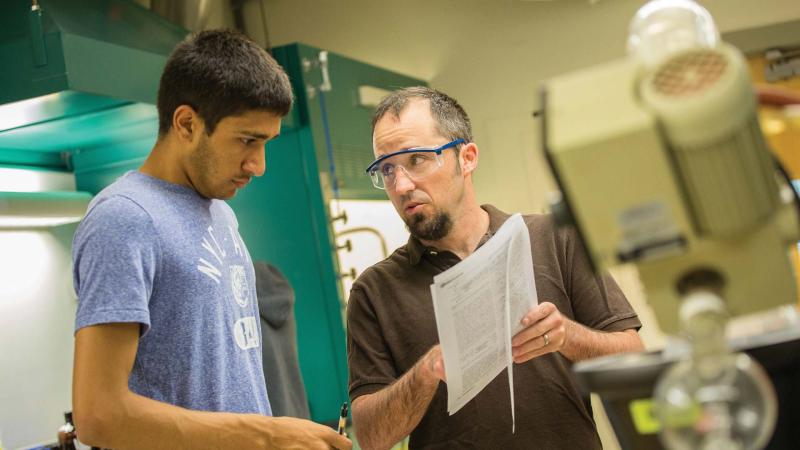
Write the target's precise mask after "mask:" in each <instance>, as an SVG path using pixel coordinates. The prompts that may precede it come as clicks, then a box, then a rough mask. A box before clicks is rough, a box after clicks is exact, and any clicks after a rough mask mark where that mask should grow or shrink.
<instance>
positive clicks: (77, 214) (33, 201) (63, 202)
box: [0, 191, 92, 230]
mask: <svg viewBox="0 0 800 450" xmlns="http://www.w3.org/2000/svg"><path fill="white" fill-rule="evenodd" d="M91 200H92V195H91V194H89V193H88V192H74V191H72V192H69V191H49V192H0V229H6V230H8V229H28V228H43V227H50V226H58V225H63V224H66V223H72V222H78V221H80V220H81V218H83V216H84V214H85V213H86V208H87V207H88V206H89V202H90V201H91Z"/></svg>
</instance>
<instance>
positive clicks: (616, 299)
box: [564, 230, 642, 331]
mask: <svg viewBox="0 0 800 450" xmlns="http://www.w3.org/2000/svg"><path fill="white" fill-rule="evenodd" d="M564 233H565V240H566V243H565V246H566V255H567V258H566V259H567V266H568V273H569V275H570V279H569V283H568V284H567V286H568V289H569V297H570V299H571V302H572V308H573V312H574V315H575V320H576V321H578V322H579V323H582V324H584V325H586V326H588V327H590V328H593V329H595V330H602V331H624V330H628V329H636V330H638V329H639V328H641V326H642V324H641V322H640V321H639V318H638V316H637V315H636V311H634V310H633V307H632V306H631V305H630V303H628V299H627V298H625V294H624V293H623V292H622V290H621V289H620V288H619V286H618V285H617V283H616V281H614V278H612V277H611V275H610V274H608V273H603V275H602V276H601V275H597V274H595V272H594V271H593V270H592V265H591V263H590V261H589V256H588V255H587V254H586V251H585V250H584V247H583V244H582V243H581V242H580V240H578V238H577V235H576V234H575V233H574V231H566V230H565V231H564Z"/></svg>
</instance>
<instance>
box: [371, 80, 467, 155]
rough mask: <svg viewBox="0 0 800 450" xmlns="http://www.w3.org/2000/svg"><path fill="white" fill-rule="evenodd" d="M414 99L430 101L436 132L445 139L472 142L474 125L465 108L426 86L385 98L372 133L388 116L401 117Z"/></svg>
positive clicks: (373, 121) (447, 96) (392, 94)
mask: <svg viewBox="0 0 800 450" xmlns="http://www.w3.org/2000/svg"><path fill="white" fill-rule="evenodd" d="M412 98H419V99H425V100H428V101H429V103H430V108H431V115H432V116H433V119H434V120H435V121H436V130H437V131H438V132H439V134H441V135H442V136H443V137H445V138H447V139H450V140H451V141H452V140H456V139H464V140H465V141H466V142H472V124H471V123H470V121H469V116H468V115H467V112H466V111H464V108H462V107H461V105H459V104H458V102H457V101H456V100H455V99H454V98H452V97H450V96H449V95H447V94H445V93H444V92H441V91H437V90H436V89H433V88H429V87H426V86H414V87H407V88H405V89H400V90H397V91H394V92H392V93H391V94H389V95H387V96H386V97H384V98H383V100H381V102H380V103H379V104H378V107H377V109H375V113H374V114H373V115H372V131H373V132H374V131H375V124H377V123H378V121H379V120H381V119H382V118H383V116H385V115H386V114H389V113H391V114H392V115H394V116H395V117H400V113H401V112H402V111H403V108H405V107H406V105H407V104H408V101H409V100H411V99H412Z"/></svg>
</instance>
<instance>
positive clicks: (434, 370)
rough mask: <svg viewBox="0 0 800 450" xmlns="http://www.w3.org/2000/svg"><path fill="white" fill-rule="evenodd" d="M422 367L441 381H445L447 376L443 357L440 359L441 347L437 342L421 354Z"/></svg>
mask: <svg viewBox="0 0 800 450" xmlns="http://www.w3.org/2000/svg"><path fill="white" fill-rule="evenodd" d="M422 361H423V367H424V368H425V370H427V371H428V372H429V373H431V374H433V375H434V376H435V377H436V378H438V379H439V380H441V381H444V382H445V383H446V382H447V376H446V375H445V373H444V359H442V347H441V346H440V345H439V344H436V345H434V346H433V347H431V349H430V350H428V353H425V355H423V356H422Z"/></svg>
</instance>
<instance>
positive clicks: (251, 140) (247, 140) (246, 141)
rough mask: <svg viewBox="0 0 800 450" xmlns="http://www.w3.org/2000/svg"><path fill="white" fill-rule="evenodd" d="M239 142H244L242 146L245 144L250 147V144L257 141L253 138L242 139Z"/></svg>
mask: <svg viewBox="0 0 800 450" xmlns="http://www.w3.org/2000/svg"><path fill="white" fill-rule="evenodd" d="M239 140H240V141H242V144H244V145H250V144H252V143H253V142H255V141H256V140H255V139H252V138H241V139H239Z"/></svg>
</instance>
